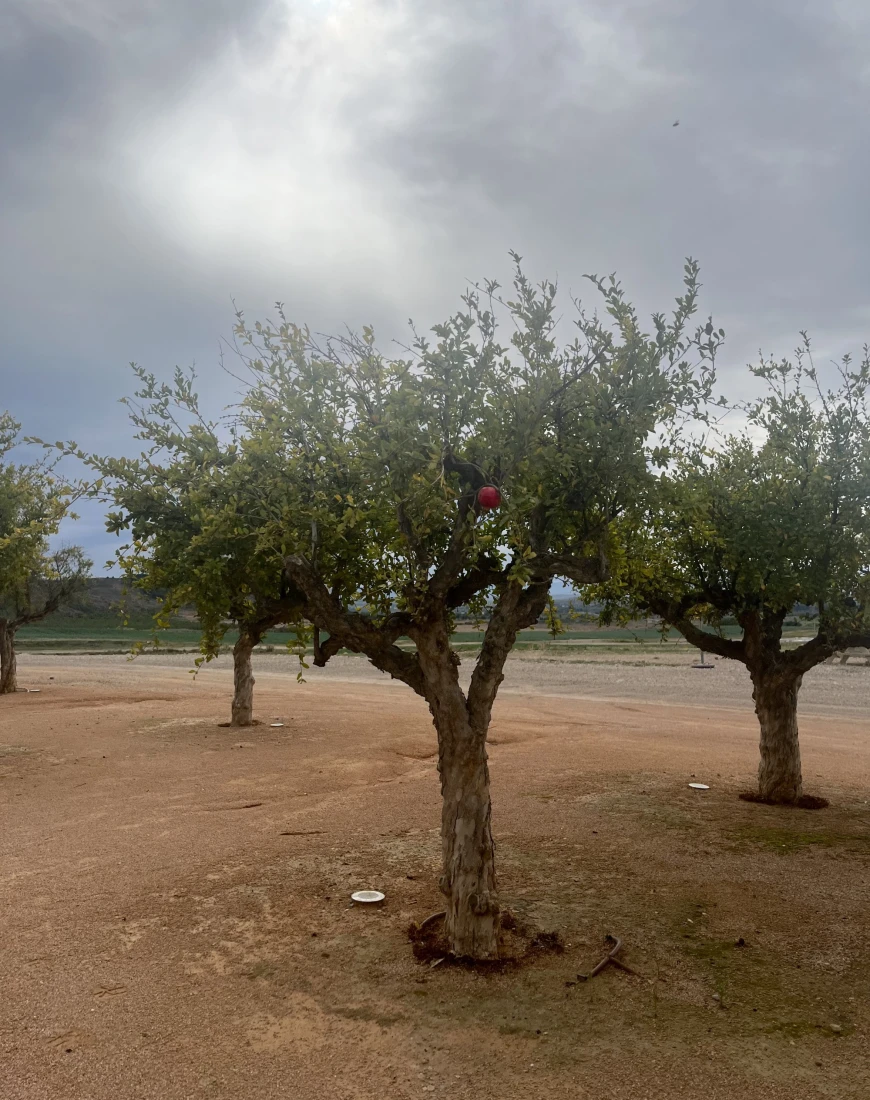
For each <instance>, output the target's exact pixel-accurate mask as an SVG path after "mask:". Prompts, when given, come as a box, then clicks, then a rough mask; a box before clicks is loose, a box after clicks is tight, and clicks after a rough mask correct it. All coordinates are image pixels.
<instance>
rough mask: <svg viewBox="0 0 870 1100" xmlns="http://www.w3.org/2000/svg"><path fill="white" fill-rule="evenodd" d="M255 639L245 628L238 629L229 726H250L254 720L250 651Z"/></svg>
mask: <svg viewBox="0 0 870 1100" xmlns="http://www.w3.org/2000/svg"><path fill="white" fill-rule="evenodd" d="M256 642H257V640H256V639H255V638H254V636H253V635H252V634H251V633H249V632H248V631H247V630H244V629H241V630H240V631H239V640H238V641H237V642H236V644H235V645H234V646H233V707H232V719H231V720H230V725H231V726H250V725H251V723H252V722H253V720H254V673H253V669H252V667H251V653H252V651H253V649H254V646H255V645H256Z"/></svg>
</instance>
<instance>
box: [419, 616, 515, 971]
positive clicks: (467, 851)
mask: <svg viewBox="0 0 870 1100" xmlns="http://www.w3.org/2000/svg"><path fill="white" fill-rule="evenodd" d="M418 653H419V656H420V666H421V668H422V670H423V675H424V677H425V680H426V699H427V701H428V703H429V709H430V711H431V713H432V718H433V720H434V723H435V729H436V731H437V733H438V771H439V773H440V776H441V797H442V805H441V856H442V874H441V880H440V883H439V885H440V887H441V891H442V893H443V894H444V896H445V898H446V899H447V916H446V918H445V924H444V934H445V937H446V939H447V941H448V943H449V944H450V949H451V951H452V952H453V953H454V954H455V955H458V956H462V957H467V958H472V959H492V958H496V957H497V955H498V924H499V921H498V917H499V905H498V896H497V892H496V879H495V845H494V843H493V839H492V828H491V825H490V815H491V805H490V795H489V768H488V766H487V756H486V732H487V731H486V729H476V728H475V727H474V726H473V724H472V722H471V721H470V719H469V714H468V706H467V703H466V699H465V696H464V694H463V692H462V689H461V687H460V686H459V678H458V673H457V666H458V663H459V662H458V659H457V658H456V656H455V654H453V653H452V652H451V651H450V648H449V642H448V638H447V635H446V632H445V633H444V635H443V636H439V637H438V638H437V639H436V640H435V643H434V645H431V646H430V645H427V644H425V643H421V642H420V641H418Z"/></svg>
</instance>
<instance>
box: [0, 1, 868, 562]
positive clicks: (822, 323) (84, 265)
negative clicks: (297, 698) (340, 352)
mask: <svg viewBox="0 0 870 1100" xmlns="http://www.w3.org/2000/svg"><path fill="white" fill-rule="evenodd" d="M677 120H679V126H676V127H675V126H674V125H673V123H674V122H675V121H677ZM868 179H870V5H868V4H867V3H866V0H694V2H693V0H574V2H569V0H536V2H535V3H534V4H532V3H528V2H525V3H520V2H519V0H438V2H437V3H433V4H427V3H423V2H422V0H417V2H416V3H415V2H412V0H0V282H2V297H0V301H2V314H3V325H2V332H3V339H2V344H0V408H4V407H8V408H9V409H10V410H11V411H12V412H13V413H14V414H15V415H16V416H17V418H18V419H19V420H21V421H22V422H23V423H24V425H25V430H26V431H27V432H28V433H32V434H36V435H41V436H44V437H49V438H51V439H56V438H63V439H70V438H74V439H76V440H78V442H79V443H80V444H82V445H84V446H86V447H88V448H90V449H93V450H97V451H101V452H115V453H123V452H125V451H126V452H129V451H131V450H133V449H134V444H133V443H132V441H131V437H130V433H129V431H128V429H127V426H126V422H125V419H124V415H123V409H122V408H120V407H119V406H118V404H117V402H118V399H119V398H120V397H121V396H123V395H124V394H125V393H127V392H129V391H130V378H129V371H128V368H127V364H128V363H129V362H130V361H131V360H135V361H136V362H138V363H141V364H143V365H144V366H146V367H147V368H149V369H151V370H154V371H156V372H157V373H159V374H160V373H166V374H168V373H169V372H170V371H171V369H172V368H173V366H174V365H175V364H176V363H179V364H183V365H184V364H190V363H192V362H195V363H196V365H197V369H198V371H199V373H200V376H201V380H202V381H201V389H202V390H203V391H204V392H206V393H207V394H208V399H209V401H210V403H211V405H212V407H214V408H219V407H220V406H221V405H222V404H225V403H226V402H228V401H230V400H231V399H232V397H233V390H232V385H231V384H230V383H229V381H228V379H227V378H226V376H225V375H223V374H222V373H221V371H220V370H219V367H218V362H217V354H218V345H219V340H220V338H221V337H222V336H226V335H228V334H229V332H230V327H231V321H232V300H233V299H235V300H236V302H237V303H238V305H239V306H241V307H243V308H244V309H245V311H246V313H247V314H248V315H249V316H250V317H252V318H255V317H257V316H265V315H266V314H268V313H269V310H270V306H271V304H272V303H273V302H274V301H275V300H277V299H280V300H282V301H284V302H285V303H286V305H287V309H288V312H289V313H290V315H291V316H293V317H294V318H295V319H297V320H299V321H307V322H309V323H310V324H311V325H312V326H314V327H317V328H320V329H329V330H335V329H337V328H338V327H340V326H341V325H342V324H344V323H348V324H350V325H351V326H359V325H362V324H364V323H369V322H371V323H374V324H375V326H376V329H377V330H378V332H379V335H380V336H381V338H382V342H383V343H384V344H388V342H389V339H390V338H391V337H393V336H400V337H402V336H404V329H403V326H404V323H405V321H406V319H407V318H408V317H411V316H413V318H414V319H415V321H416V322H417V323H418V325H420V326H425V325H428V324H431V323H434V322H435V321H437V320H439V319H441V318H442V317H443V316H444V315H446V314H447V313H448V312H449V311H451V310H452V308H453V307H454V305H455V303H456V302H457V297H458V294H459V293H460V292H461V290H462V289H463V287H464V285H465V282H466V280H467V279H469V278H473V279H478V278H481V277H485V276H495V277H504V276H505V275H506V274H507V273H508V270H509V269H508V264H507V256H506V254H507V250H508V249H509V248H515V249H517V250H518V251H519V252H520V253H521V254H522V255H523V256H524V257H525V260H526V266H527V269H528V272H529V274H531V275H534V276H535V277H543V276H556V275H557V276H558V278H559V281H560V284H561V285H562V286H563V288H564V289H565V291H566V293H567V292H568V291H582V290H583V284H582V275H583V274H584V273H586V272H590V271H594V272H599V273H604V272H609V271H611V270H616V271H617V272H618V273H619V275H620V277H621V278H622V280H623V282H624V283H625V285H626V287H627V289H628V290H629V292H630V294H631V296H632V297H633V298H634V300H635V301H636V302H637V303H638V304H639V306H641V307H642V308H643V309H644V311H651V310H653V309H657V308H667V306H668V304H669V303H670V301H671V299H672V298H673V296H674V295H675V294H676V293H677V292H678V291H679V289H680V282H679V280H680V276H681V269H682V263H683V258H684V256H686V255H689V254H690V255H693V256H695V257H696V258H697V259H698V260H699V261H700V262H701V264H702V272H703V277H704V283H705V301H704V311H705V312H707V311H712V312H713V313H714V315H715V317H716V319H717V321H718V322H719V323H721V324H722V325H723V326H724V327H725V328H726V330H727V332H728V352H727V355H726V356H725V358H724V360H723V369H724V375H725V380H726V381H727V382H728V383H729V384H730V386H731V390H732V392H736V390H737V389H738V388H739V386H740V384H741V379H742V374H741V371H742V368H743V364H744V363H745V362H746V360H747V359H748V358H750V357H751V356H752V355H753V353H754V352H755V350H757V349H758V348H759V346H763V347H764V349H765V350H769V351H772V352H775V353H777V354H785V353H787V352H788V351H790V349H791V348H792V347H793V346H794V344H795V342H796V337H797V331H798V330H799V329H800V328H808V329H809V330H810V331H811V333H812V334H813V335H814V337H815V341H816V344H817V346H818V347H819V348H820V350H821V351H822V353H823V354H832V355H833V354H837V353H840V352H842V351H844V350H847V349H849V348H853V349H855V350H857V349H858V348H859V347H860V345H861V344H862V343H863V342H864V340H865V339H866V338H868V337H870V265H868V260H867V257H868V237H870V215H868V203H867V198H866V194H867V186H868V185H867V181H868ZM584 293H585V291H584ZM67 534H68V535H74V536H75V538H76V541H80V542H84V543H85V544H86V545H87V546H88V548H89V549H90V550H92V551H93V554H94V557H95V559H96V561H97V566H98V569H97V572H100V571H102V569H101V566H102V563H103V562H104V561H105V560H106V558H107V557H108V556H109V555H110V554H111V552H112V550H113V546H114V540H110V539H108V538H107V537H106V536H105V534H104V533H103V532H102V530H101V524H100V520H99V515H98V514H97V513H96V512H93V511H87V513H86V515H85V517H84V519H83V520H82V521H81V522H80V523H79V524H78V525H77V527H76V528H75V529H73V530H71V531H68V532H67Z"/></svg>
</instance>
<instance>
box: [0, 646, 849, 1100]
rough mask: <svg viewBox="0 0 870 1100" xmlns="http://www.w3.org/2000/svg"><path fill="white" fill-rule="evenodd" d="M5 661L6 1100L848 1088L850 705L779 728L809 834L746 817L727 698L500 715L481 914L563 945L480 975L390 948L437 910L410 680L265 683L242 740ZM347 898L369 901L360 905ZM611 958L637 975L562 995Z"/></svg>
mask: <svg viewBox="0 0 870 1100" xmlns="http://www.w3.org/2000/svg"><path fill="white" fill-rule="evenodd" d="M134 670H135V671H134ZM21 671H22V681H23V682H24V683H26V684H29V685H31V686H38V687H39V688H40V693H39V694H19V695H16V696H12V697H7V698H4V699H2V700H0V823H2V824H0V912H2V916H3V935H2V937H0V992H2V996H0V1097H2V1098H3V1100H151V1098H155V1100H156V1098H159V1100H188V1098H197V1100H198V1098H204V1100H205V1098H220V1100H255V1098H256V1100H273V1098H274V1100H278V1098H286V1097H292V1098H294V1100H339V1098H340V1100H357V1098H364V1100H368V1098H371V1100H375V1098H378V1100H381V1098H390V1100H392V1098H394V1097H395V1098H399V1100H405V1098H412V1097H427V1096H450V1097H454V1098H456V1100H466V1098H468V1100H472V1098H473V1100H490V1098H491V1100H495V1098H500V1100H505V1098H506V1100H514V1098H516V1100H519V1098H528V1100H544V1098H547V1100H549V1098H555V1097H571V1098H589V1100H657V1098H670V1097H686V1098H692V1100H695V1098H700V1097H705V1098H708V1097H709V1098H714V1100H716V1098H725V1097H728V1098H729V1100H731V1098H733V1097H740V1098H741V1100H762V1098H765V1100H780V1098H781V1100H795V1098H800V1100H815V1098H830V1100H866V1098H867V1096H868V1095H870V1093H868V1086H867V1081H868V1079H870V1044H868V1035H870V1004H868V998H867V989H868V981H870V936H868V932H870V905H868V902H870V885H868V881H870V873H868V870H870V868H868V861H870V805H868V801H870V737H868V734H870V721H868V720H867V717H866V714H865V715H862V714H860V713H856V711H855V710H854V708H853V709H848V707H849V706H850V704H847V710H848V712H847V713H844V712H838V711H837V710H836V707H834V709H833V712H832V713H831V714H829V715H827V716H826V715H825V714H823V713H820V710H821V709H823V708H822V706H821V704H819V706H817V707H816V708H815V709H814V712H813V713H812V714H811V715H810V716H809V717H804V719H803V721H802V745H803V755H804V772H805V780H806V786H807V789H808V790H809V791H811V792H812V793H814V794H818V795H823V796H824V797H826V798H829V799H830V801H831V807H830V808H829V809H826V810H821V811H816V812H812V811H801V810H792V811H783V810H777V809H774V808H771V807H768V806H760V805H753V804H750V803H746V802H741V801H739V800H738V798H737V794H738V792H739V791H741V790H744V789H745V788H746V787H748V786H751V785H752V779H753V773H754V769H755V765H756V742H757V729H756V726H755V720H754V716H753V715H752V713H751V710H750V709H749V708H748V706H746V705H743V707H742V709H736V708H730V707H726V706H723V705H718V706H717V707H713V706H710V707H700V706H694V707H690V706H677V705H672V704H670V703H664V702H657V703H652V702H644V701H642V700H638V699H636V698H632V699H623V700H621V701H620V700H619V699H613V698H611V699H594V698H580V697H578V696H579V692H580V689H578V695H568V694H551V695H547V694H537V695H532V694H523V693H522V692H518V691H516V690H515V692H514V693H513V694H509V693H505V694H504V695H502V697H501V698H500V700H499V703H498V705H497V707H496V712H495V719H494V723H493V729H492V742H493V744H492V751H491V765H492V782H493V797H494V828H495V833H496V837H497V842H498V862H499V871H500V881H501V889H502V897H503V902H504V904H506V905H507V906H509V907H510V908H511V909H512V910H513V911H514V912H515V913H516V914H517V915H518V917H520V918H521V919H523V920H528V921H531V922H533V923H534V924H535V925H536V926H537V927H539V928H541V929H543V930H545V931H546V930H558V931H559V932H561V933H562V935H563V936H564V938H565V941H566V944H567V946H566V950H565V952H564V954H561V955H559V954H548V953H543V952H542V953H541V954H540V956H539V957H538V958H536V959H534V960H533V961H531V962H530V963H528V964H527V965H525V966H524V967H522V968H521V969H518V970H511V971H507V972H504V973H501V974H496V973H488V974H483V975H479V974H476V973H474V972H469V971H466V970H461V969H458V968H452V967H449V966H447V965H443V966H438V967H435V968H432V967H430V966H428V965H427V964H420V963H418V962H416V961H415V960H414V958H413V955H412V952H411V949H410V946H409V944H408V941H407V937H406V930H407V927H408V925H409V923H410V922H411V921H412V920H414V919H416V920H420V919H422V918H423V917H425V916H427V915H428V914H429V913H431V912H433V911H435V910H436V909H438V908H440V905H439V898H438V894H437V890H436V886H435V883H436V878H437V871H438V861H439V842H438V820H439V798H438V783H437V774H436V768H435V740H434V734H433V731H432V728H431V724H430V721H429V717H428V713H427V711H426V708H425V706H424V704H423V703H422V701H421V700H419V699H417V698H416V697H414V696H413V695H412V694H411V692H410V691H408V690H407V689H404V688H401V687H397V686H395V685H389V684H381V683H376V682H373V683H366V682H355V683H348V682H341V681H340V680H338V679H335V678H331V679H328V680H319V681H315V680H314V678H313V674H312V680H311V682H309V683H306V684H303V685H301V686H298V687H297V685H295V684H293V685H292V686H291V685H287V684H286V683H283V682H282V681H281V680H279V679H278V678H277V677H269V676H268V675H263V676H260V677H259V678H258V684H257V712H258V714H259V716H260V717H261V718H262V719H263V720H264V724H263V725H259V726H256V727H254V728H251V729H248V730H243V731H239V730H232V729H228V728H222V727H221V726H220V723H221V722H224V721H226V719H227V716H228V709H229V699H228V695H227V688H228V680H227V676H226V673H225V672H223V671H221V672H217V671H216V672H214V673H212V674H211V676H210V677H208V678H204V679H202V680H198V681H197V682H196V683H195V684H191V682H190V677H189V676H187V674H186V672H185V671H184V669H183V668H180V667H179V668H167V667H159V666H156V665H151V666H148V665H146V664H140V663H137V664H136V665H135V666H130V665H123V664H118V663H115V664H112V663H111V662H107V661H102V662H101V661H99V660H95V661H93V662H91V663H90V664H86V663H83V662H81V661H78V662H68V663H64V661H63V660H62V659H60V658H57V659H55V660H54V662H51V661H49V660H47V659H45V660H42V661H40V662H36V663H33V664H28V663H24V664H23V666H22V670H21ZM653 671H654V672H656V671H658V670H653ZM594 674H595V672H594V669H590V666H584V669H583V673H582V675H583V677H584V678H587V679H586V682H587V684H588V682H589V681H588V678H589V677H592V676H594ZM528 675H529V677H530V678H531V679H534V671H533V670H532V671H531V672H529V674H528ZM697 675H699V676H706V675H710V676H712V675H715V674H713V673H709V674H708V673H698V674H697ZM858 675H859V676H860V678H861V684H862V689H865V688H864V681H865V679H866V677H865V676H863V674H862V673H861V672H859V674H858ZM50 677H51V679H50ZM517 682H520V681H517ZM694 682H698V681H694ZM705 682H709V681H705ZM852 682H854V683H855V684H857V683H858V679H857V678H853V681H852ZM608 683H609V681H608ZM722 683H724V681H722ZM583 690H584V691H585V690H586V689H583ZM608 690H609V689H608ZM704 690H712V685H711V688H710V689H704ZM589 694H594V691H593V690H590V691H589ZM626 694H627V695H628V694H630V691H627V692H626ZM695 701H696V702H699V701H701V700H698V699H696V700H695ZM273 715H276V716H277V715H280V716H282V719H283V721H284V722H285V725H284V726H283V727H281V728H272V727H271V726H270V725H269V724H268V723H269V722H271V721H272V720H273V718H272V716H273ZM694 779H697V780H699V781H703V782H706V783H709V784H710V786H711V789H710V790H709V791H706V792H696V791H693V790H690V789H689V788H688V783H689V782H691V781H693V780H694ZM364 887H375V888H379V889H382V890H384V891H385V893H386V895H387V902H386V905H385V906H384V907H383V908H382V909H380V910H377V911H374V912H370V911H362V910H360V909H358V908H352V907H350V905H349V895H350V893H351V891H352V890H353V889H356V888H364ZM607 934H612V935H615V936H619V937H621V938H622V939H623V940H624V942H625V949H624V953H623V956H622V957H623V958H624V961H625V962H626V963H627V964H628V965H630V966H631V967H632V969H633V970H634V971H636V974H629V973H625V972H622V971H618V970H615V969H613V968H610V967H608V968H607V969H605V970H604V971H603V972H602V973H601V974H599V975H598V976H597V977H595V978H594V979H593V980H591V981H588V982H583V981H578V980H577V975H578V973H588V972H589V971H590V970H591V969H592V967H593V966H594V964H595V963H596V962H597V961H598V960H599V959H600V958H601V957H602V955H603V954H604V953H605V951H606V949H607V947H606V945H605V936H606V935H607Z"/></svg>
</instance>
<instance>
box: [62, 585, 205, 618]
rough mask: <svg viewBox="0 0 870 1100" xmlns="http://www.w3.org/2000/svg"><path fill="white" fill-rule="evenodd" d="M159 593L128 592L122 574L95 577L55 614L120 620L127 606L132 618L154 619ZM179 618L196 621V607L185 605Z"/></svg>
mask: <svg viewBox="0 0 870 1100" xmlns="http://www.w3.org/2000/svg"><path fill="white" fill-rule="evenodd" d="M159 596H160V592H154V593H150V592H140V591H139V590H138V589H135V588H134V589H129V590H127V591H126V593H125V582H124V580H123V579H122V578H121V577H91V578H90V580H89V581H88V582H87V585H86V587H85V589H84V590H83V591H82V592H81V593H80V594H79V595H78V596H77V597H76V598H75V599H73V600H72V601H71V602H70V603H69V604H67V605H66V606H65V607H63V608H61V610H59V611H58V612H57V613H56V614H55V615H54V616H53V617H54V618H55V619H67V620H82V621H87V620H99V621H101V622H105V621H106V620H107V619H118V620H119V621H120V618H121V608H122V607H123V608H124V609H125V610H126V612H127V615H128V616H129V617H130V618H133V619H144V618H148V619H150V618H151V617H152V616H153V615H154V614H155V612H156V611H157V609H158V608H159V606H160V604H159V599H158V597H159ZM176 618H178V619H182V620H185V621H190V622H195V621H196V615H195V614H194V613H193V609H192V608H184V609H183V610H182V611H181V612H180V614H179V615H177V616H176Z"/></svg>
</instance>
